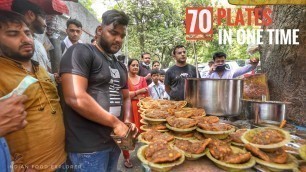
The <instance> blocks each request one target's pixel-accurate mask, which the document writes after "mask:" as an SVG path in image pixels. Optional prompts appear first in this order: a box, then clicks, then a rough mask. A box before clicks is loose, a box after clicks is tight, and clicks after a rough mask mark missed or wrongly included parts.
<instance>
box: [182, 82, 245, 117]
mask: <svg viewBox="0 0 306 172" xmlns="http://www.w3.org/2000/svg"><path fill="white" fill-rule="evenodd" d="M242 91H243V80H241V79H206V78H205V79H204V78H188V79H186V83H185V100H186V101H187V102H188V103H189V104H191V106H192V107H198V108H204V109H205V111H206V113H207V114H209V115H216V116H236V115H240V114H241V109H242V104H241V101H240V99H241V98H242Z"/></svg>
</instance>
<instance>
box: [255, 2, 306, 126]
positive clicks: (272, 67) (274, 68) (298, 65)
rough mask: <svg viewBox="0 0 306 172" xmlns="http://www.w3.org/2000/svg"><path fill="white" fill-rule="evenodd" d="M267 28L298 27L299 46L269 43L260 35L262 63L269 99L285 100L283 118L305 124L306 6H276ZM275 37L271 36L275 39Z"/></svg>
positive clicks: (265, 35) (266, 37)
mask: <svg viewBox="0 0 306 172" xmlns="http://www.w3.org/2000/svg"><path fill="white" fill-rule="evenodd" d="M270 8H272V11H273V12H272V21H273V24H272V25H270V26H268V27H267V28H266V29H299V32H298V42H299V45H275V44H272V45H269V44H268V42H267V41H268V35H267V34H264V35H263V42H264V44H263V45H261V46H260V52H261V65H262V70H263V72H266V73H267V76H268V84H269V90H270V95H271V100H274V101H288V102H291V103H292V104H289V105H287V106H286V107H287V114H286V118H287V120H289V121H290V122H293V123H295V124H297V125H303V126H305V125H306V82H305V81H306V6H302V5H300V6H299V5H275V6H270ZM274 39H275V38H273V40H274Z"/></svg>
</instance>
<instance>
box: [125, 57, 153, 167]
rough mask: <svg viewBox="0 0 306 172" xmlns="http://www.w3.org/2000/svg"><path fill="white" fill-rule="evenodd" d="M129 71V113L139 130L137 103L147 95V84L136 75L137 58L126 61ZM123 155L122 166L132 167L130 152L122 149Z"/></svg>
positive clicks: (137, 68) (137, 69) (142, 78)
mask: <svg viewBox="0 0 306 172" xmlns="http://www.w3.org/2000/svg"><path fill="white" fill-rule="evenodd" d="M128 71H129V80H128V84H129V91H130V98H131V105H132V107H131V113H132V114H133V116H134V124H135V125H136V127H137V128H138V130H139V131H140V119H141V117H140V114H139V113H138V106H137V103H138V102H139V99H140V98H144V97H148V96H149V94H148V85H147V82H146V79H145V78H144V77H142V76H139V75H138V71H139V61H138V60H137V59H130V60H129V62H128ZM123 156H124V159H125V160H124V166H125V167H127V168H132V167H133V165H132V163H131V162H130V154H129V152H128V151H123Z"/></svg>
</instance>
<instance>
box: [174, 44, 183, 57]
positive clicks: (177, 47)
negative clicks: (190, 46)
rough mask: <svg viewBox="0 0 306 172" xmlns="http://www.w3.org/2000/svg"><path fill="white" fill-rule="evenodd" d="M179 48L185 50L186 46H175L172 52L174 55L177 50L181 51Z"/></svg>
mask: <svg viewBox="0 0 306 172" xmlns="http://www.w3.org/2000/svg"><path fill="white" fill-rule="evenodd" d="M179 48H185V46H184V45H177V46H175V47H174V48H173V50H172V55H175V50H176V49H179Z"/></svg>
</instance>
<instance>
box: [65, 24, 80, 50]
mask: <svg viewBox="0 0 306 172" xmlns="http://www.w3.org/2000/svg"><path fill="white" fill-rule="evenodd" d="M66 26H67V29H66V33H67V36H66V38H65V39H64V40H63V41H62V43H61V49H62V53H63V54H64V53H65V52H66V50H67V49H68V48H69V47H71V46H72V45H73V44H77V43H82V41H81V40H80V38H81V35H82V27H83V26H82V23H81V22H80V21H78V20H77V19H68V20H67V22H66Z"/></svg>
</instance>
